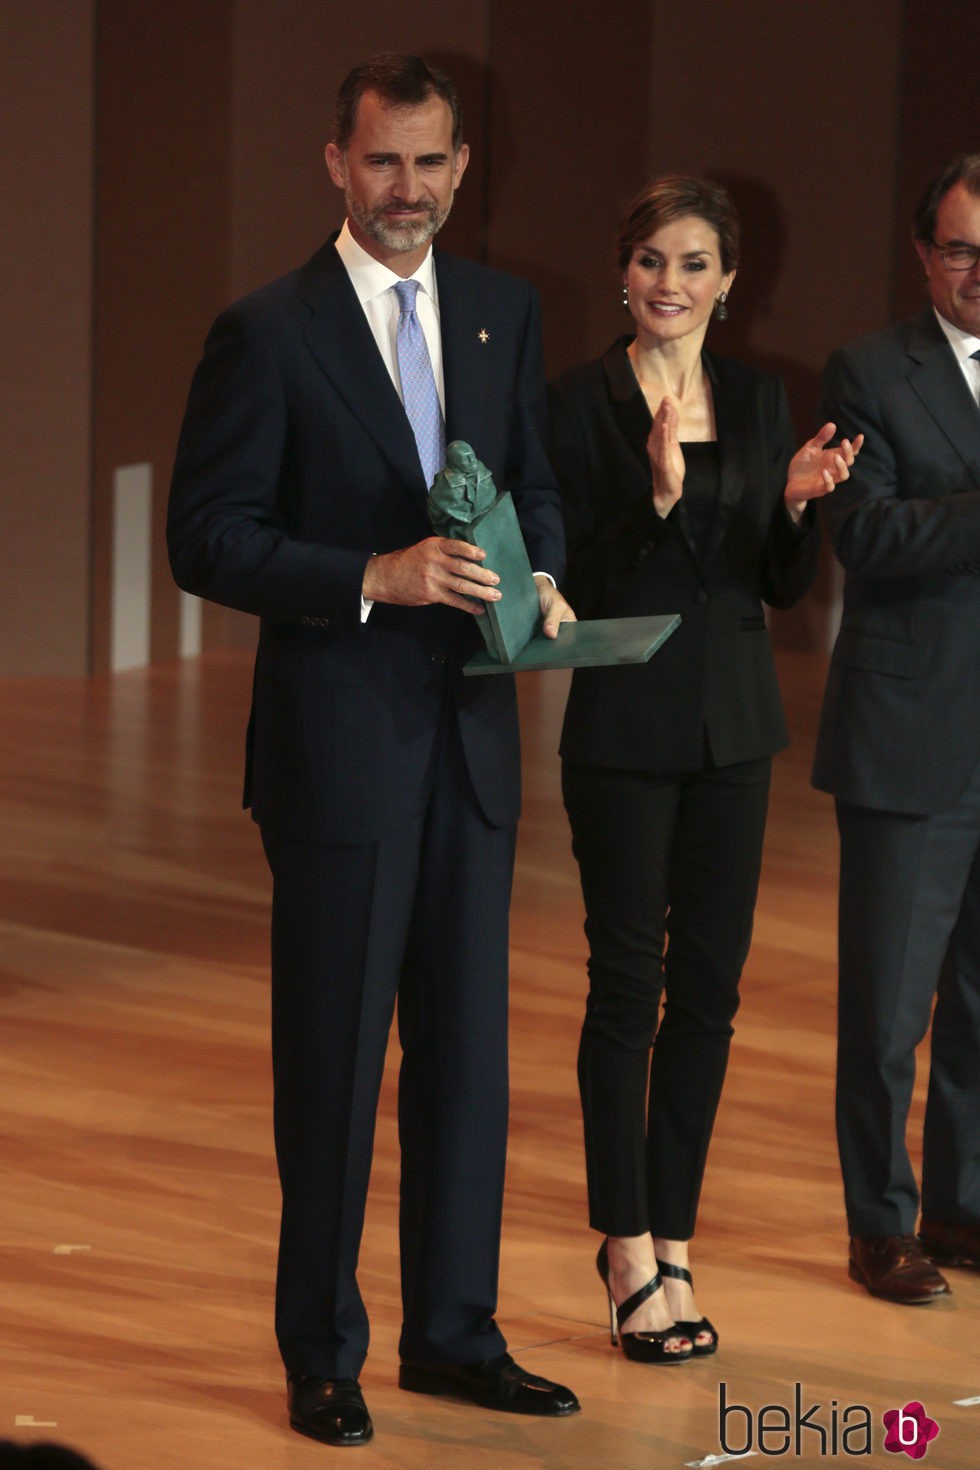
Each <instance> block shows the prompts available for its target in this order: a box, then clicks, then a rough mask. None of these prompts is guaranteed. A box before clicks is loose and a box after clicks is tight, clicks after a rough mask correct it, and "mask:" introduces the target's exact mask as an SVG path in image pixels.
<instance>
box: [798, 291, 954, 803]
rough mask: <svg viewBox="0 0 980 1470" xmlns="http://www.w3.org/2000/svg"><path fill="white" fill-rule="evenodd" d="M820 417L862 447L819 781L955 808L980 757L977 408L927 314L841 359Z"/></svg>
mask: <svg viewBox="0 0 980 1470" xmlns="http://www.w3.org/2000/svg"><path fill="white" fill-rule="evenodd" d="M823 412H824V414H825V415H826V417H827V418H832V419H833V420H834V422H835V423H836V424H837V426H838V431H839V432H840V433H841V434H842V435H846V436H848V437H851V436H853V435H854V434H857V433H859V432H860V433H863V434H864V435H865V444H864V448H863V449H862V451H861V455H860V458H859V459H858V461H857V464H856V465H855V467H854V470H853V471H852V473H851V478H850V480H848V481H847V482H846V483H845V484H843V485H841V486H839V487H838V489H837V490H835V492H834V494H833V495H832V496H829V497H828V499H827V501H826V503H825V515H826V521H827V527H828V530H829V532H830V536H831V540H832V541H833V545H834V550H835V552H836V553H837V556H838V558H839V559H840V561H841V563H842V564H843V567H844V570H845V572H846V578H845V583H844V611H843V618H842V621H841V628H840V633H839V635H838V638H837V642H836V645H835V647H834V652H833V656H832V659H831V664H830V673H829V676H828V680H827V690H826V694H825V696H824V705H823V713H822V717H821V723H820V733H819V738H818V742H817V753H816V762H815V765H814V773H813V781H814V784H815V785H816V786H818V787H819V788H820V789H821V790H824V791H831V792H833V793H834V795H835V796H838V797H840V798H841V799H842V800H844V801H847V802H852V803H856V804H857V805H860V806H867V807H874V808H877V809H880V810H884V811H894V812H910V813H912V812H915V813H920V814H928V813H932V812H938V811H943V810H944V809H945V808H947V807H949V806H952V805H953V804H954V802H955V801H956V800H957V798H958V797H959V796H960V795H961V794H962V792H963V791H964V789H965V787H966V785H967V783H968V781H969V779H970V777H971V775H972V773H973V771H974V770H975V768H976V764H977V760H978V759H980V408H978V406H977V404H976V402H975V401H974V400H973V398H972V395H971V393H970V390H969V388H968V386H967V383H966V380H965V378H964V377H963V374H962V372H961V371H960V368H959V366H958V364H957V362H956V359H955V357H954V355H953V352H952V350H951V349H950V346H949V343H948V342H947V341H946V338H945V336H944V335H943V332H942V329H941V328H940V326H939V323H938V322H937V321H936V317H935V313H934V312H933V310H932V308H931V307H927V308H926V309H925V310H924V311H922V312H920V313H919V315H918V316H916V317H913V318H912V320H911V321H906V322H901V323H899V324H898V325H895V326H891V327H888V328H887V329H886V330H884V331H881V332H876V333H874V334H873V335H871V336H868V337H864V338H861V339H860V340H859V341H857V342H852V343H851V344H850V345H849V346H847V347H843V348H840V349H839V350H838V351H836V352H835V353H833V354H832V356H831V357H830V359H829V361H828V363H827V367H826V370H825V373H824V402H823Z"/></svg>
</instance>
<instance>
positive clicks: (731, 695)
mask: <svg viewBox="0 0 980 1470" xmlns="http://www.w3.org/2000/svg"><path fill="white" fill-rule="evenodd" d="M627 342H628V339H627V338H623V339H621V340H620V341H618V342H616V343H614V344H613V346H612V347H611V348H610V350H609V351H608V352H607V353H606V355H605V356H604V357H603V358H601V359H600V360H599V361H598V362H593V363H587V364H585V365H584V366H582V367H579V368H574V369H572V371H571V372H569V373H566V374H564V375H563V376H562V377H560V378H558V379H557V380H556V381H555V382H554V383H553V384H552V391H551V455H552V463H553V464H554V466H555V470H556V472H557V475H558V480H559V483H560V485H561V489H562V493H563V496H564V502H565V512H566V526H567V534H568V557H569V566H568V585H567V593H568V597H569V601H570V602H571V604H572V606H573V607H574V608H575V611H576V612H577V613H578V615H579V617H583V618H591V617H636V616H642V615H645V614H647V613H680V615H681V624H680V627H679V628H678V629H677V631H676V632H675V633H674V634H672V636H671V637H670V638H669V639H668V640H667V642H666V643H665V644H664V645H663V647H662V648H661V649H659V650H658V651H657V652H656V653H655V654H654V655H653V658H652V659H651V660H650V662H649V663H647V664H639V665H635V666H633V667H632V668H628V667H618V668H607V669H577V670H576V671H575V674H574V677H573V680H572V690H571V695H570V698H569V702H568V709H567V712H566V716H565V725H564V729H563V731H562V741H561V753H562V755H563V756H564V757H565V758H566V759H568V760H571V761H575V762H578V763H580V764H585V765H596V766H607V767H618V768H620V769H633V770H662V771H691V770H699V769H700V768H701V767H702V765H703V762H704V745H705V734H706V733H707V737H708V741H709V743H710V747H711V752H712V756H713V758H714V760H715V763H716V764H718V765H732V764H735V763H736V762H739V761H748V760H754V759H756V758H757V757H759V756H765V755H770V754H772V753H773V752H774V751H776V750H779V749H781V748H782V747H783V746H784V745H785V744H786V742H787V738H788V737H787V732H786V723H785V720H784V717H783V709H782V704H781V701H780V696H779V687H778V684H777V681H776V670H775V666H774V663H773V657H772V648H771V646H770V643H769V637H768V633H767V630H766V622H765V616H764V613H763V607H762V602H763V600H765V601H766V602H768V603H770V604H771V605H772V606H774V607H787V606H789V605H790V604H791V603H792V602H794V601H795V600H796V599H797V598H798V597H799V596H801V594H802V593H803V592H805V591H806V589H807V587H808V586H809V585H810V582H811V581H812V580H813V576H814V573H815V571H816V557H817V549H818V548H817V531H816V526H815V519H814V513H813V510H812V508H811V509H808V510H807V511H806V512H805V513H804V518H803V522H802V523H801V525H800V526H795V525H794V524H793V522H792V521H791V519H790V517H789V515H788V514H787V512H786V509H785V506H784V502H783V491H784V489H785V486H786V468H787V465H788V463H789V460H790V458H791V457H792V455H793V452H794V441H793V430H792V426H791V424H790V417H789V408H788V406H787V403H786V395H785V393H784V392H783V387H782V384H781V383H780V381H779V379H778V378H776V377H774V376H773V374H771V373H762V372H758V371H756V370H755V369H754V368H750V367H747V366H746V365H745V364H744V363H740V362H737V361H735V360H734V359H731V358H721V357H715V356H714V355H712V354H708V353H705V354H704V358H703V361H704V366H705V370H706V372H707V373H708V375H709V377H710V379H711V390H712V396H713V399H714V405H715V418H716V423H717V432H718V445H719V451H720V456H721V483H720V487H719V493H718V501H717V505H716V507H715V513H714V517H713V519H712V522H711V528H710V531H709V533H708V537H707V544H706V545H705V546H704V548H703V549H702V550H701V551H695V550H694V549H693V548H692V544H691V540H690V538H689V536H688V534H687V526H686V507H685V505H684V502H683V499H682V500H681V502H680V503H679V504H678V506H677V507H676V508H675V509H674V510H673V511H672V512H671V514H670V515H669V516H668V517H666V519H662V518H661V517H660V516H658V515H657V513H656V511H655V510H654V508H653V504H652V499H651V490H650V465H649V461H648V459H647V453H646V441H647V438H648V436H649V433H650V427H651V419H650V411H649V409H648V407H647V403H646V399H645V398H644V396H643V393H642V391H641V389H640V387H639V384H638V383H637V381H636V377H635V376H634V373H633V370H632V368H631V366H630V362H629V359H628V357H627V355H626V345H627Z"/></svg>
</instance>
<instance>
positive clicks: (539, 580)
mask: <svg viewBox="0 0 980 1470" xmlns="http://www.w3.org/2000/svg"><path fill="white" fill-rule="evenodd" d="M534 585H535V586H536V587H537V589H538V601H539V602H540V604H541V615H542V617H543V618H544V629H543V631H544V635H545V637H546V638H557V637H558V627H559V624H560V623H574V622H577V621H578V619H577V618H576V616H575V614H574V613H573V612H572V609H571V608H570V607H569V605H568V603H567V602H566V601H565V599H564V597H562V595H561V593H560V592H559V591H558V588H557V587H555V586H554V584H553V583H552V581H551V579H550V578H549V577H546V576H544V574H543V573H541V572H538V573H536V574H535V578H534Z"/></svg>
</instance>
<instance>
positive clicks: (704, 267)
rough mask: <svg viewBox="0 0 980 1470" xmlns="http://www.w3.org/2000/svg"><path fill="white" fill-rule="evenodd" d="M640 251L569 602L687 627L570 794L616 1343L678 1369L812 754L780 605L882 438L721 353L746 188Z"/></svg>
mask: <svg viewBox="0 0 980 1470" xmlns="http://www.w3.org/2000/svg"><path fill="white" fill-rule="evenodd" d="M618 244H619V264H620V268H621V271H622V278H623V287H624V303H625V305H626V306H627V308H628V309H629V311H630V313H631V315H632V316H633V319H634V322H635V335H634V336H632V338H630V337H623V338H621V339H620V340H618V341H617V342H615V343H614V344H613V346H612V347H611V348H610V349H609V351H608V352H607V353H606V354H605V356H604V357H603V358H601V359H600V360H599V361H598V362H592V363H587V364H585V365H583V366H581V367H578V368H575V369H573V370H572V371H570V372H568V373H566V374H564V375H563V376H562V377H561V378H559V379H558V380H557V381H556V382H555V383H554V384H553V385H552V392H551V423H552V461H553V464H554V466H555V470H556V472H557V474H558V478H559V481H560V484H561V487H562V491H563V494H564V499H565V507H566V519H567V534H568V550H569V568H568V578H567V593H568V597H569V601H570V602H571V603H572V605H573V606H574V607H575V609H576V611H577V612H578V614H579V616H580V617H581V616H584V617H593V618H595V617H598V618H602V617H628V616H633V615H636V616H639V615H643V614H649V613H660V612H664V613H676V612H679V613H680V614H681V619H682V621H681V625H680V627H679V628H678V629H677V631H676V632H675V633H674V634H673V636H672V637H671V638H669V639H668V640H667V642H666V643H665V644H664V646H663V647H662V648H661V649H660V650H659V652H657V653H656V654H655V655H654V657H653V659H652V660H651V661H650V663H648V664H642V665H636V666H632V667H613V668H601V669H580V670H577V671H576V672H575V674H574V676H573V680H572V688H571V694H570V697H569V701H568V708H567V711H566V714H565V723H564V728H563V731H562V742H561V755H562V762H563V764H562V784H563V792H564V798H565V807H566V810H567V812H568V816H569V821H570V823H571V828H572V846H573V850H574V853H575V856H576V859H577V860H578V863H579V868H580V871H581V878H582V890H583V894H584V898H585V906H586V934H587V937H588V941H589V950H590V953H589V996H588V1001H587V1005H586V1015H585V1023H584V1026H583V1030H582V1041H581V1047H580V1051H579V1086H580V1090H581V1096H582V1111H583V1116H584V1122H585V1147H586V1163H587V1174H588V1190H589V1215H590V1223H591V1225H592V1226H593V1228H594V1229H596V1230H599V1231H601V1232H602V1234H603V1235H604V1236H605V1237H606V1239H605V1240H604V1241H603V1244H602V1246H601V1247H600V1251H599V1257H598V1261H597V1265H598V1268H599V1272H600V1275H601V1276H602V1278H603V1280H604V1282H605V1283H606V1286H607V1288H608V1292H609V1302H610V1321H611V1327H612V1336H613V1342H614V1343H615V1342H617V1341H618V1340H620V1339H621V1341H622V1345H623V1348H624V1350H625V1351H626V1354H627V1356H628V1357H630V1358H634V1359H639V1360H641V1361H643V1362H650V1363H664V1364H666V1363H678V1362H682V1361H684V1360H685V1359H687V1358H689V1357H691V1356H692V1354H693V1355H695V1356H698V1355H701V1356H703V1355H706V1354H708V1353H713V1352H714V1351H715V1349H716V1347H717V1345H718V1334H717V1332H716V1331H715V1329H714V1327H713V1326H712V1325H711V1323H710V1322H709V1321H708V1320H707V1318H705V1317H702V1316H701V1315H700V1313H699V1311H698V1309H697V1307H696V1305H695V1300H694V1293H693V1288H692V1282H691V1275H690V1269H689V1258H688V1246H689V1241H690V1239H691V1236H692V1235H693V1233H694V1225H695V1218H696V1214H697V1205H698V1197H699V1194H700V1189H701V1180H702V1175H703V1171H704V1162H705V1157H706V1154H707V1150H708V1144H709V1141H710V1137H711V1130H712V1126H713V1123H714V1117H715V1112H716V1110H717V1106H718V1100H719V1097H720V1094H721V1088H722V1083H723V1080H724V1076H725V1069H726V1066H727V1061H728V1051H729V1044H730V1039H731V1034H732V1019H733V1017H734V1015H735V1011H736V1009H737V1007H738V983H739V977H740V975H741V971H742V966H743V964H744V962H745V957H746V954H747V953H748V948H749V939H750V936H751V931H752V915H753V909H754V905H755V898H756V891H757V888H758V881H759V869H760V863H761V853H762V838H763V830H764V827H765V819H766V807H767V802H768V794H769V774H770V764H771V757H772V754H773V752H774V751H777V750H779V749H781V748H782V747H783V746H784V745H785V744H786V741H787V734H786V725H785V721H784V718H783V713H782V707H781V703H780V698H779V690H778V687H777V683H776V674H775V668H774V665H773V659H772V651H771V648H770V645H769V638H768V635H767V632H766V622H765V615H764V612H763V602H766V603H769V604H770V605H771V606H773V607H788V606H789V605H790V604H791V603H793V602H795V601H796V599H797V598H798V597H800V596H801V595H802V593H804V592H805V591H806V589H807V587H808V586H809V585H810V582H811V581H812V579H813V575H814V572H815V568H816V554H817V531H816V527H815V523H814V508H813V507H812V506H811V507H809V509H808V508H807V507H808V502H809V501H811V500H813V499H815V498H816V497H818V496H820V495H823V494H826V493H827V492H828V491H829V490H832V489H833V488H834V485H835V484H836V483H837V482H838V481H840V480H842V479H845V478H846V477H847V467H848V464H850V463H851V462H852V460H853V455H854V452H856V449H857V448H859V447H860V446H859V445H858V444H855V446H853V447H852V446H851V445H850V444H848V443H846V442H845V443H844V444H842V445H841V446H840V448H839V449H837V450H833V449H828V448H827V447H826V446H827V444H828V443H829V440H830V438H831V436H832V434H833V425H832V424H826V425H824V427H823V428H822V429H821V430H820V432H819V433H818V434H817V435H816V436H815V438H813V439H811V440H810V441H809V443H807V444H805V445H804V446H803V448H802V449H800V450H799V452H798V453H795V454H794V452H793V451H794V443H793V437H792V430H791V427H790V419H789V411H788V407H787V403H786V397H785V394H784V392H783V388H782V385H781V383H780V382H779V380H778V379H777V378H775V377H773V376H772V375H770V374H767V373H761V372H757V371H756V370H755V369H752V368H749V367H746V366H745V365H743V364H742V363H739V362H735V361H733V360H731V359H725V358H716V357H714V356H713V355H712V354H709V353H707V352H704V351H703V350H702V348H703V343H704V338H705V334H706V332H707V328H708V323H709V320H710V318H711V316H712V314H716V315H717V316H719V317H720V318H724V317H725V316H726V315H727V307H726V305H725V303H726V300H727V297H728V293H729V292H730V290H731V287H732V283H733V281H734V279H735V270H736V267H737V265H738V222H737V218H736V215H735V212H734V209H733V207H732V204H731V201H730V199H729V198H728V195H727V194H726V193H725V191H724V190H723V189H721V188H720V187H719V186H717V185H715V184H712V183H710V182H709V181H707V180H701V179H693V178H685V177H682V176H679V175H665V176H663V177H661V178H658V179H656V180H654V182H653V183H652V184H651V185H650V186H649V187H648V188H647V189H645V190H644V191H643V193H642V194H640V195H639V197H638V198H637V199H636V200H635V201H634V203H633V205H632V206H631V207H630V209H629V210H628V212H627V214H626V216H625V218H624V220H623V222H622V225H621V228H620V233H619V241H618ZM661 999H663V1003H664V1004H663V1018H662V1020H660V1024H659V1029H658V1025H657V1022H658V1018H659V1013H660V1004H661ZM654 1035H656V1044H655V1045H654ZM651 1048H652V1059H651Z"/></svg>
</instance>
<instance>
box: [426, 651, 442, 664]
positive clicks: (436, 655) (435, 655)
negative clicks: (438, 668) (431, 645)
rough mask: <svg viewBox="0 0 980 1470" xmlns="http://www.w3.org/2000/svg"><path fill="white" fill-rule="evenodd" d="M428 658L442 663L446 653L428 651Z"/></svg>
mask: <svg viewBox="0 0 980 1470" xmlns="http://www.w3.org/2000/svg"><path fill="white" fill-rule="evenodd" d="M429 658H430V660H431V662H432V663H434V664H444V663H445V662H446V655H445V654H444V653H430V654H429Z"/></svg>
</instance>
